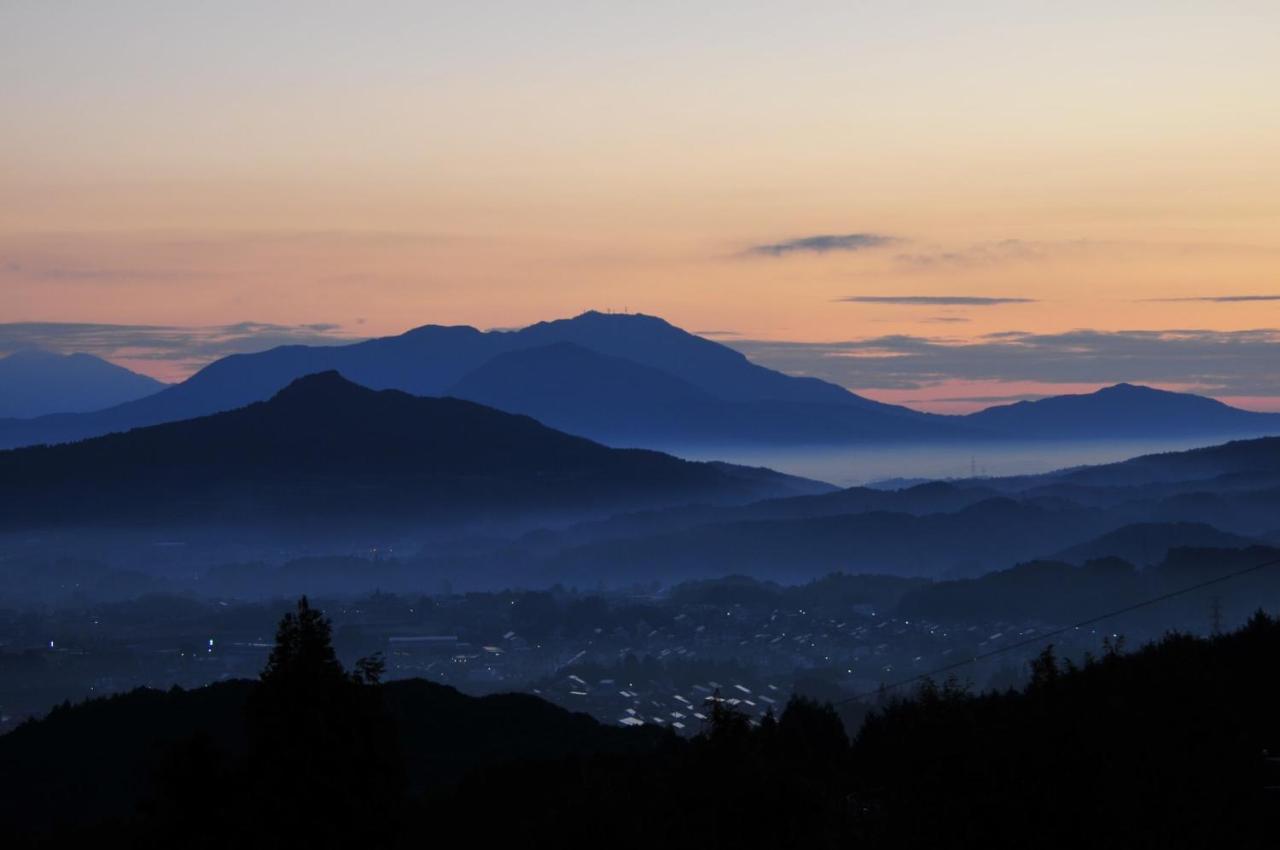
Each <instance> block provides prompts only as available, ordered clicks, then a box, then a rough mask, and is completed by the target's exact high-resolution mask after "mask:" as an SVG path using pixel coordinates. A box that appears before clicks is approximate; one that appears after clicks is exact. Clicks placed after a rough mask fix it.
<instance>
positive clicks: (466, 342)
mask: <svg viewBox="0 0 1280 850" xmlns="http://www.w3.org/2000/svg"><path fill="white" fill-rule="evenodd" d="M554 343H574V344H576V345H578V346H579V347H580V348H589V350H591V351H594V352H596V353H597V354H601V355H604V356H606V357H614V358H617V359H625V360H626V361H628V364H621V365H620V364H618V363H616V362H615V363H614V364H613V366H614V368H615V369H621V370H622V371H624V372H625V377H626V379H627V380H639V376H640V375H641V374H642V373H643V374H645V375H648V376H649V379H646V380H645V381H642V382H641V383H642V384H646V385H647V386H648V387H649V388H654V387H656V386H657V385H658V384H665V385H670V384H672V382H676V381H682V382H684V383H685V384H687V385H689V386H691V387H694V388H696V389H697V390H699V391H701V392H703V393H706V394H707V395H708V396H710V397H714V398H719V399H725V398H731V399H732V400H736V401H743V402H747V401H749V402H753V403H756V404H760V405H763V408H762V409H760V410H759V411H757V413H758V414H759V415H762V416H765V417H766V418H772V419H774V420H778V419H783V418H785V417H783V416H781V415H780V414H779V413H777V412H776V411H773V410H771V408H770V405H771V403H772V402H773V401H775V400H779V399H781V400H788V401H793V402H801V403H806V404H817V405H823V406H827V407H832V408H839V407H845V408H848V409H850V410H862V409H865V410H867V411H870V412H873V413H880V414H885V415H889V414H891V415H894V416H897V417H901V418H903V419H906V420H913V421H920V422H926V423H931V427H932V428H933V429H936V430H938V431H941V432H945V431H949V430H951V429H952V428H953V426H952V424H951V423H949V422H947V421H946V420H945V417H931V416H928V415H926V414H920V413H916V412H915V411H911V410H909V409H907V408H900V407H894V406H892V405H881V404H877V403H875V402H871V401H868V400H866V399H862V398H860V397H858V396H855V395H854V394H852V393H849V392H847V391H846V390H844V389H842V388H840V387H837V386H835V385H834V384H827V383H824V382H822V381H816V380H812V379H807V378H792V377H790V376H787V375H783V374H781V373H778V372H773V371H771V370H768V369H765V368H763V367H760V366H756V365H755V364H752V363H751V362H750V361H748V360H747V359H746V358H745V357H743V356H742V355H741V354H739V353H737V352H735V351H732V350H731V349H728V348H726V347H724V346H722V345H719V344H718V343H714V342H711V341H709V340H705V339H702V338H700V337H696V336H694V335H692V334H689V333H686V332H684V331H682V330H680V329H678V328H675V327H673V326H671V325H669V324H667V323H666V322H664V321H662V320H661V319H655V318H653V317H649V316H636V315H605V314H602V313H584V314H583V315H581V316H578V317H576V318H574V319H565V320H562V321H559V322H547V323H542V324H538V325H533V326H531V327H529V328H525V329H523V330H520V331H489V332H482V331H478V330H476V329H475V328H470V327H443V326H439V325H427V326H424V327H420V328H416V329H414V330H411V331H408V332H407V333H404V334H401V335H399V336H395V337H385V338H381V339H373V340H368V341H365V342H360V343H354V344H351V345H340V346H319V347H314V346H283V347H280V348H275V349H272V350H270V351H264V352H260V353H257V354H240V355H233V356H230V357H226V358H223V359H222V360H219V361H217V362H215V363H212V364H210V365H209V366H207V367H206V368H204V369H202V370H201V371H199V372H197V373H196V374H195V375H193V376H192V377H191V378H189V379H188V380H186V381H184V382H183V383H181V384H178V385H176V386H173V387H170V388H169V389H166V390H164V391H162V392H160V393H157V394H156V395H154V396H151V397H149V398H146V399H142V400H140V401H137V402H131V403H128V404H122V405H119V406H117V407H115V408H112V409H108V410H104V411H100V412H96V413H93V414H87V415H78V416H68V415H55V416H47V417H39V418H37V419H33V420H29V421H13V420H11V421H4V422H0V448H5V447H16V446H23V445H31V444H34V443H41V442H66V441H70V440H78V439H84V438H86V437H92V436H97V435H100V434H106V433H111V432H114V431H121V430H127V429H129V428H134V427H138V426H142V425H154V424H159V423H162V422H172V421H177V420H182V419H190V418H193V417H196V416H205V415H208V414H211V413H216V412H219V411H223V410H230V409H233V408H236V407H240V406H243V405H245V404H250V403H252V402H254V401H262V400H264V399H267V398H270V397H271V395H272V394H273V393H275V392H277V391H279V390H280V389H281V388H283V387H284V386H286V385H287V384H288V383H289V382H290V381H292V380H295V379H297V378H299V377H301V376H303V375H307V374H313V373H315V372H319V371H326V370H336V371H339V372H341V373H342V374H343V375H344V376H345V377H346V378H348V379H349V380H351V381H354V382H356V383H359V384H362V385H364V386H367V387H370V388H372V389H400V390H404V391H405V392H409V393H412V394H415V395H443V394H445V393H447V392H448V391H449V390H450V389H451V388H452V387H453V386H454V385H455V384H457V383H458V382H459V381H460V380H462V379H463V378H464V376H466V375H468V374H469V373H471V372H473V371H474V370H476V369H477V368H479V367H480V366H482V365H483V364H485V363H486V362H488V361H490V360H492V359H493V358H495V357H499V356H500V355H503V354H507V353H510V352H517V351H524V350H528V349H531V348H542V347H545V346H547V345H550V344H554ZM623 354H625V355H627V356H625V358H623V357H622V356H621V355H623ZM641 367H644V368H641ZM645 368H647V369H648V370H649V371H647V372H645V371H644V369H645ZM654 371H660V372H665V373H666V377H663V378H661V379H659V378H657V377H655V376H653V372H654ZM554 377H555V376H544V380H546V379H554ZM650 379H651V380H650ZM640 389H644V387H637V390H640ZM726 394H727V395H726ZM636 395H637V398H638V399H640V400H641V401H642V402H643V399H644V395H643V392H637V394H636ZM580 396H581V399H580V401H581V404H582V405H590V404H591V403H592V402H591V399H590V395H589V394H588V393H585V392H583V393H580ZM561 424H562V425H565V426H568V425H569V424H570V423H569V422H568V421H567V420H562V421H561ZM842 428H843V426H832V427H831V428H829V429H828V431H830V432H834V433H836V434H837V435H838V434H839V433H840V431H841V429H842ZM574 430H579V431H580V430H582V429H574Z"/></svg>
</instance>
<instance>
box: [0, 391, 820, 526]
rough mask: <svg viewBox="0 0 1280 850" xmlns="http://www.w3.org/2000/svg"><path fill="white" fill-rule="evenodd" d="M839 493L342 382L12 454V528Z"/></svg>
mask: <svg viewBox="0 0 1280 850" xmlns="http://www.w3.org/2000/svg"><path fill="white" fill-rule="evenodd" d="M824 489H826V485H820V484H816V483H814V482H807V481H804V480H803V479H795V478H790V477H788V476H783V475H779V474H777V473H773V472H770V471H768V470H759V469H748V468H742V467H732V466H728V465H716V464H709V463H692V462H689V461H683V460H679V459H677V458H674V457H671V456H669V455H663V454H660V453H658V452H652V451H646V450H639V449H628V450H623V449H610V448H607V447H605V446H602V445H599V444H597V443H593V442H591V441H589V440H585V439H582V438H579V437H573V436H570V435H568V434H563V433H561V432H558V431H555V430H552V429H550V428H547V427H546V426H544V425H541V424H539V423H538V422H536V421H534V420H533V419H530V418H528V417H524V416H517V415H513V414H508V413H503V412H501V411H498V410H494V409H492V408H488V407H484V406H482V405H478V404H475V403H473V402H469V401H462V400H459V399H451V398H420V397H416V396H411V395H408V394H406V393H402V392H399V391H395V390H383V391H375V390H371V389H368V388H365V387H361V386H359V385H357V384H354V383H351V382H350V381H348V380H346V379H344V378H343V377H341V376H340V375H339V374H337V373H336V372H326V373H320V374H316V375H310V376H307V377H304V378H301V379H298V380H297V381H294V382H293V383H291V384H290V385H289V386H288V387H286V388H285V389H283V390H281V391H280V392H279V393H277V394H276V395H275V396H274V397H272V399H271V400H270V401H267V402H258V403H255V404H251V405H249V406H247V407H244V408H240V409H237V410H233V411H229V412H226V413H219V414H214V415H212V416H208V417H204V418H200V419H193V420H186V421H183V422H176V423H168V424H165V425H157V426H152V427H149V428H140V429H135V430H133V431H129V432H126V433H122V434H112V435H108V436H104V437H99V438H95V439H92V440H86V441H84V442H80V443H73V444H68V445H60V446H51V447H32V448H26V449H17V450H13V451H8V452H0V508H2V510H0V516H2V517H3V519H0V522H3V524H4V525H7V526H10V527H25V526H27V525H30V524H37V525H39V524H49V523H56V524H60V525H61V524H76V523H91V524H95V525H96V524H109V523H111V522H115V521H124V520H128V521H144V522H149V523H154V522H161V521H164V522H170V521H178V520H182V521H189V522H211V521H235V522H247V523H263V524H269V523H270V522H272V521H273V520H281V519H287V520H291V521H293V520H300V519H303V518H305V519H306V520H307V521H308V522H314V523H318V524H321V525H324V524H327V523H332V522H335V521H348V520H352V519H354V518H361V517H363V518H366V519H370V520H374V519H377V520H379V521H394V522H397V523H406V522H413V523H419V524H431V523H435V522H440V521H443V520H444V519H446V518H454V519H456V518H459V517H468V516H477V515H480V516H495V517H496V516H500V515H502V514H504V513H511V512H517V511H523V512H527V513H529V514H530V515H553V514H554V513H555V512H556V511H559V510H573V511H582V512H586V513H593V512H599V511H605V510H618V509H624V508H628V507H630V508H635V507H643V506H654V505H664V504H665V505H670V504H678V503H683V502H687V501H703V500H705V501H711V502H717V501H748V500H751V499H754V498H760V497H766V496H772V495H782V494H790V493H797V492H820V491H822V490H824Z"/></svg>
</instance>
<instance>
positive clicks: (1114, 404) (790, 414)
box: [0, 312, 1280, 449]
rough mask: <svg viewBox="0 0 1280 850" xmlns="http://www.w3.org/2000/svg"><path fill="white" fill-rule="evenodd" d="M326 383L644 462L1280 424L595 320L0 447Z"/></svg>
mask: <svg viewBox="0 0 1280 850" xmlns="http://www.w3.org/2000/svg"><path fill="white" fill-rule="evenodd" d="M326 370H336V371H338V372H340V373H341V374H342V375H343V376H344V377H346V378H348V379H349V380H351V381H354V382H356V383H358V384H361V385H363V386H367V387H370V388H372V389H398V390H403V391H405V392H408V393H411V394H413V395H420V396H453V397H457V398H463V399H468V400H471V401H477V402H480V403H482V404H486V405H489V406H491V407H496V408H498V409H500V410H505V411H507V412H510V413H520V414H525V415H528V416H532V417H534V418H536V419H538V420H539V421H540V422H543V423H544V424H546V425H549V426H551V427H553V428H557V429H559V430H563V431H566V432H568V433H572V434H577V435H580V436H585V437H589V438H591V439H595V440H599V441H601V442H604V443H608V444H611V445H639V446H647V447H650V448H656V447H668V448H678V447H691V448H692V447H701V448H704V449H705V448H708V447H710V448H723V447H726V446H731V445H842V444H843V445H848V444H885V443H911V442H917V443H918V442H930V441H972V440H1012V439H1063V438H1073V439H1075V438H1090V439H1092V438H1100V437H1117V436H1130V437H1131V436H1135V435H1138V436H1170V435H1174V434H1176V435H1181V436H1186V435H1201V434H1203V435H1213V436H1230V435H1237V434H1238V435H1257V434H1265V433H1280V416H1276V415H1271V414H1258V413H1249V412H1247V411H1242V410H1236V409H1234V408H1230V407H1227V406H1226V405H1222V404H1219V403H1218V402H1213V401H1210V400H1208V399H1202V398H1198V397H1196V396H1186V395H1180V394H1175V393H1164V392H1160V391H1157V390H1151V389H1147V388H1139V387H1116V388H1111V389H1108V390H1104V391H1101V392H1099V393H1095V394H1093V395H1089V396H1072V397H1063V398H1062V399H1050V400H1045V401H1041V402H1034V403H1026V404H1019V405H1012V406H1010V407H1006V408H994V409H992V410H990V411H984V412H983V413H980V414H974V415H970V416H940V415H934V414H927V413H921V412H919V411H915V410H911V409H909V408H906V407H900V406H896V405H890V404H883V403H880V402H875V401H872V400H870V399H867V398H863V397H862V396H859V395H856V394H854V393H851V392H849V391H848V390H846V389H844V388H842V387H839V386H836V385H835V384H831V383H828V382H825V381H821V380H817V379H815V378H807V377H795V376H790V375H785V374H782V373H781V372H776V371H773V370H771V369H767V368H765V367H763V366H760V365H758V364H755V363H752V362H751V361H749V360H748V359H747V358H746V357H745V356H743V355H742V354H741V353H739V352H737V351H735V350H733V349H732V348H729V347H727V346H725V345H721V344H719V343H717V342H713V341H712V340H708V339H705V338H702V337H699V336H696V335H694V334H690V333H687V332H685V331H683V330H681V329H679V328H677V327H674V326H672V325H670V324H668V323H667V322H665V321H663V320H662V319H659V318H655V317H652V316H644V315H614V314H604V313H597V312H589V313H583V314H582V315H580V316H577V317H575V318H572V319H562V320H558V321H553V322H540V323H538V324H536V325H531V326H530V327H527V328H523V329H521V330H516V331H487V332H485V331H479V330H476V329H475V328H471V327H443V326H438V325H427V326H424V327H420V328H416V329H414V330H411V331H408V332H407V333H404V334H401V335H399V336H394V337H385V338H380V339H372V340H368V341H364V342H358V343H353V344H350V345H335V346H302V345H293V346H283V347H279V348H274V349H271V350H270V351H264V352H260V353H256V354H238V355H232V356H230V357H226V358H223V359H222V360H219V361H217V362H215V363H212V364H210V365H209V366H207V367H206V368H204V369H202V370H201V371H199V372H197V373H196V374H195V375H193V376H192V377H191V378H189V379H188V380H186V381H184V382H182V383H181V384H177V385H174V386H172V387H169V388H167V389H164V390H162V391H160V392H157V393H155V394H153V395H150V396H148V397H146V398H142V399H138V400H136V401H130V402H128V403H124V404H119V405H117V406H115V407H110V408H107V409H104V410H99V411H96V412H93V413H87V414H83V413H82V414H56V415H50V416H43V417H38V418H34V419H28V420H16V419H11V420H6V421H0V447H16V446H24V445H32V444H37V443H50V442H65V441H70V440H77V439H84V438H86V437H92V436H99V435H102V434H107V433H112V432H116V431H123V430H128V429H129V428H135V427H139V426H143V425H154V424H158V423H163V422H173V421H178V420H182V419H190V418H193V417H197V416H205V415H208V414H211V413H217V412H220V411H226V410H231V409H234V408H237V407H242V406H244V405H246V404H250V403H252V402H255V401H263V400H266V399H268V398H270V397H271V396H272V395H274V394H275V393H276V392H279V391H280V390H281V389H282V388H283V387H285V386H287V385H288V384H289V382H290V381H293V380H296V379H297V378H299V377H302V376H304V375H308V374H313V373H316V372H320V371H326ZM10 415H17V414H10Z"/></svg>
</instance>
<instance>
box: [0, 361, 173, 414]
mask: <svg viewBox="0 0 1280 850" xmlns="http://www.w3.org/2000/svg"><path fill="white" fill-rule="evenodd" d="M164 388H165V385H164V384H162V383H160V382H159V381H157V380H155V379H154V378H148V377H147V376H146V375H139V374H138V373H136V372H131V371H129V370H128V369H125V368H124V367H122V366H117V365H115V364H114V363H108V362H107V361H106V360H103V359H102V358H100V357H94V356H93V355H92V354H56V353H54V352H51V351H40V350H35V349H32V350H24V351H16V352H14V353H13V354H10V355H8V356H7V357H0V418H10V417H15V418H27V417H34V416H43V415H45V414H49V413H83V412H86V411H92V410H101V409H102V408H104V407H112V406H114V405H117V404H123V403H125V402H130V401H134V400H136V399H140V398H144V397H145V396H149V395H154V394H155V393H157V392H159V391H161V390H163V389H164Z"/></svg>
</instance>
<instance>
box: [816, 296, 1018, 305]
mask: <svg viewBox="0 0 1280 850" xmlns="http://www.w3.org/2000/svg"><path fill="white" fill-rule="evenodd" d="M1035 300H1036V299H1034V298H1003V297H988V296H982V295H849V296H846V297H844V298H837V299H836V301H842V302H852V303H855V304H900V305H906V306H917V307H992V306H995V305H997V304H1033V303H1035Z"/></svg>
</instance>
